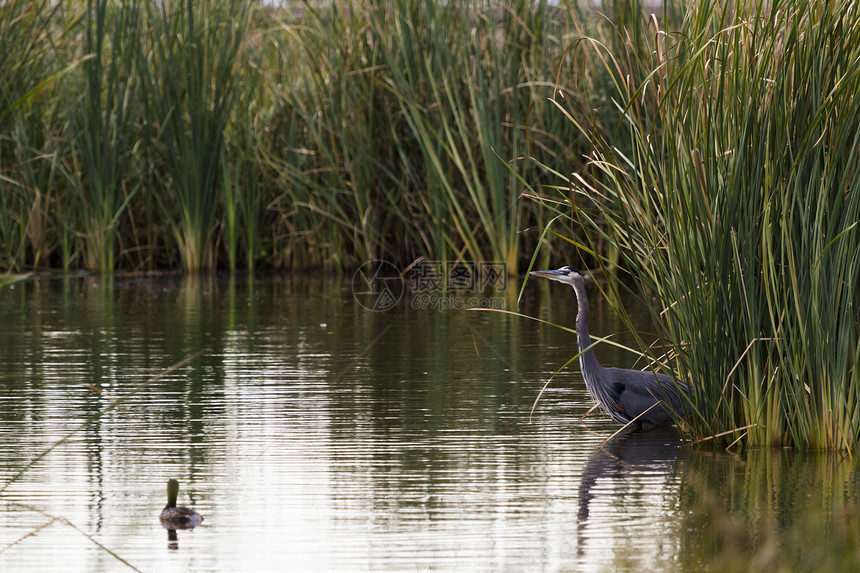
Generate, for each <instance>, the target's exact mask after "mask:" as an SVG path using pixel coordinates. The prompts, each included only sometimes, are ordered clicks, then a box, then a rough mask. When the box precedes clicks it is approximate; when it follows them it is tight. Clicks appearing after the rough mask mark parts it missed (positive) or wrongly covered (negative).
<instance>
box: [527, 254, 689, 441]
mask: <svg viewBox="0 0 860 573" xmlns="http://www.w3.org/2000/svg"><path fill="white" fill-rule="evenodd" d="M532 274H534V275H535V276H542V277H546V278H549V279H553V280H556V281H559V282H563V283H565V284H569V285H570V286H572V287H573V290H574V292H575V293H576V301H577V304H578V310H577V313H576V338H577V344H578V346H579V351H580V352H581V354H580V356H579V366H580V369H581V370H582V378H583V380H585V387H586V388H587V389H588V392H589V393H590V394H591V396H592V397H593V398H594V399H595V400H597V402H598V404H600V406H601V407H602V408H603V409H604V410H606V412H607V413H608V414H609V415H610V416H611V417H612V419H613V420H615V421H616V422H618V423H621V424H627V423H628V422H631V421H635V423H636V424H638V425H639V426H640V427H641V428H648V427H653V426H663V425H667V424H672V423H673V422H675V420H676V419H677V418H679V417H681V418H683V417H685V416H686V415H687V414H689V413H690V412H691V411H692V406H691V404H690V394H691V390H690V388H689V387H688V386H687V385H686V384H684V383H682V382H677V381H675V380H672V379H671V378H670V377H668V376H666V375H665V374H657V373H654V372H648V371H643V370H627V369H624V368H604V367H603V366H601V365H600V363H598V362H597V358H596V357H595V356H594V350H592V349H590V348H589V347H590V346H591V337H590V336H589V334H588V297H587V296H586V293H585V284H584V280H583V278H582V275H580V274H579V273H578V272H577V271H576V270H575V269H573V268H572V267H562V268H560V269H558V270H555V271H535V272H533V273H532Z"/></svg>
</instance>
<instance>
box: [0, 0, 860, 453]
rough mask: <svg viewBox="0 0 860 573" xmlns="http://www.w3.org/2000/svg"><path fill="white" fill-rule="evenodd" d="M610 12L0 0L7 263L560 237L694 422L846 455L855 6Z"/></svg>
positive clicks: (326, 264) (270, 263)
mask: <svg viewBox="0 0 860 573" xmlns="http://www.w3.org/2000/svg"><path fill="white" fill-rule="evenodd" d="M605 8H606V13H607V14H610V15H611V17H603V16H598V15H596V14H595V13H593V12H591V11H590V10H586V9H584V8H582V7H581V6H580V4H579V3H578V2H562V3H561V4H560V6H557V7H549V6H547V4H546V3H545V2H537V3H533V2H529V1H526V0H504V1H502V2H493V3H489V2H471V1H465V0H461V1H451V2H444V3H442V2H430V1H419V0H393V1H390V2H370V1H367V0H347V1H342V2H331V3H326V4H322V5H320V6H312V5H308V4H305V5H304V8H303V10H302V11H301V13H297V12H294V11H291V10H290V9H277V10H276V9H272V8H268V7H261V6H258V5H257V4H256V3H251V2H248V1H240V0H227V1H215V0H205V1H203V2H190V1H188V2H166V3H162V4H161V5H160V6H158V5H156V4H154V3H149V2H144V1H142V0H141V1H136V0H129V1H127V2H120V3H116V2H108V1H107V0H90V1H88V2H86V3H84V2H71V3H56V2H51V1H48V0H36V1H29V0H28V1H26V2H25V1H23V0H11V1H9V2H4V3H3V4H2V6H0V35H2V37H3V42H2V44H0V46H2V47H0V67H2V69H3V71H4V73H3V74H2V75H0V268H2V270H4V271H6V272H10V273H20V272H26V271H30V270H33V269H43V268H60V269H78V268H83V269H87V270H91V271H97V272H100V273H104V274H108V275H109V274H111V273H114V272H117V271H132V272H141V271H151V270H165V269H169V270H173V269H182V270H184V271H185V272H188V273H196V272H201V271H210V270H214V269H223V268H229V269H240V268H242V269H260V268H271V269H291V270H296V269H310V268H326V269H335V270H341V269H348V268H352V267H355V266H356V265H357V264H360V263H361V262H363V261H367V260H369V259H372V258H377V259H385V260H389V261H392V262H395V263H403V264H408V263H409V262H411V261H413V260H415V259H416V258H418V257H420V256H424V257H426V258H428V259H431V260H443V261H444V260H473V261H482V260H491V261H502V262H504V263H506V265H507V269H508V271H509V272H510V273H517V272H522V271H524V270H526V269H527V268H528V267H529V265H530V263H534V262H535V261H536V260H540V265H539V267H540V268H549V267H550V266H551V263H552V262H555V263H559V266H560V264H562V263H574V264H577V263H579V262H580V261H576V260H574V261H572V260H570V259H571V256H572V255H571V253H572V251H573V250H574V247H575V248H576V250H577V251H578V255H577V256H579V257H582V259H583V262H584V264H585V266H591V267H601V268H602V270H603V271H604V272H605V274H606V275H607V276H609V277H610V278H612V279H616V278H617V279H621V280H610V281H608V282H607V283H605V287H603V288H604V289H605V290H606V291H607V294H608V295H609V298H610V299H611V300H613V301H617V300H618V298H617V297H616V296H615V291H616V290H618V289H629V290H631V292H633V293H634V294H635V295H636V296H637V297H639V300H640V301H641V303H642V306H643V307H645V308H647V309H649V311H650V312H651V313H652V322H653V324H654V328H655V329H656V334H657V335H658V337H659V338H660V339H661V340H662V341H663V342H664V346H663V347H660V348H656V347H655V348H651V349H649V348H648V347H647V345H646V344H645V343H644V342H643V343H642V344H641V346H642V350H643V351H644V352H645V353H646V354H650V355H651V358H653V359H654V360H655V364H661V365H662V366H660V367H661V368H664V369H665V370H666V371H671V372H672V373H674V374H676V375H678V376H679V377H680V379H682V380H684V381H685V382H688V383H690V384H694V385H697V386H700V387H701V388H702V389H703V392H702V393H701V394H700V395H701V396H702V397H703V399H702V400H701V403H700V404H698V410H699V411H698V414H697V415H696V416H695V417H694V419H693V420H692V421H691V424H690V426H689V428H688V430H689V431H690V433H691V436H692V438H693V439H696V440H702V439H707V438H714V437H716V438H715V442H719V443H721V444H722V445H730V444H735V443H737V444H738V445H742V444H750V445H753V444H754V445H793V446H798V447H805V448H815V449H817V448H833V449H839V450H852V449H853V448H854V447H855V445H856V444H857V443H858V440H860V370H858V368H857V363H858V361H860V311H858V308H857V304H856V300H857V298H858V277H860V240H858V239H860V237H858V232H860V231H858V227H857V225H858V221H860V189H858V188H857V187H858V185H860V178H858V177H857V163H858V153H860V129H858V128H860V125H858V122H860V100H858V97H857V93H858V86H860V9H858V7H857V5H855V4H850V3H829V2H825V1H823V0H816V1H813V2H795V1H785V2H771V3H768V2H755V1H753V2H745V3H732V2H727V3H718V2H708V1H706V2H697V3H691V5H690V6H689V7H684V6H679V5H676V4H674V3H666V7H665V8H664V9H663V11H662V13H660V14H659V15H657V16H654V15H649V14H647V13H646V12H645V11H644V10H643V8H642V6H641V5H640V4H639V3H638V2H617V3H612V4H611V5H607V6H605ZM550 239H552V240H550ZM601 284H603V283H601ZM617 306H618V312H620V313H621V314H622V315H623V314H624V310H623V309H622V308H621V307H620V305H617ZM645 338H647V337H643V339H645Z"/></svg>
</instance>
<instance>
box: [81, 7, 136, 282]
mask: <svg viewBox="0 0 860 573" xmlns="http://www.w3.org/2000/svg"><path fill="white" fill-rule="evenodd" d="M114 4H115V3H113V2H109V1H108V0H88V2H87V6H86V15H85V17H84V20H85V24H84V50H85V52H84V55H83V57H85V58H86V59H85V60H84V61H83V63H82V64H81V66H82V68H83V76H84V80H85V82H86V85H85V87H84V88H83V93H82V97H83V100H82V101H80V102H79V103H76V105H74V106H73V108H72V111H71V113H70V116H71V122H72V126H73V130H74V134H73V136H72V138H73V141H74V145H75V148H76V150H77V154H76V155H75V156H73V157H74V159H76V160H77V161H79V162H80V163H79V164H78V162H77V161H75V163H73V164H72V170H71V172H70V177H69V179H70V183H71V188H72V189H74V190H75V191H77V193H78V194H79V197H80V209H81V215H80V216H79V217H78V218H77V219H78V220H79V221H81V222H83V224H84V228H83V229H81V236H82V250H83V266H84V267H85V268H86V269H89V270H93V271H99V272H101V273H102V274H109V273H112V272H113V269H114V266H115V264H114V259H115V254H116V229H115V227H116V223H117V221H118V219H119V217H120V216H121V215H122V211H123V209H124V208H125V206H126V205H127V203H128V200H129V199H130V196H131V195H133V193H134V192H135V191H136V190H137V187H133V188H129V187H130V184H129V177H128V174H127V171H126V165H127V163H128V160H129V157H130V156H131V154H132V152H133V145H134V141H133V139H132V138H133V136H134V131H135V130H134V126H135V123H136V121H135V120H136V119H137V118H136V117H135V115H134V113H135V110H136V109H137V108H139V105H140V85H139V75H138V74H137V72H136V69H135V68H136V65H135V63H136V59H137V58H136V48H135V46H137V45H139V43H140V41H141V38H140V36H139V34H138V31H139V26H140V25H141V13H140V8H139V6H138V5H137V3H136V2H134V1H129V2H122V3H120V4H119V5H118V6H114V7H112V5H114Z"/></svg>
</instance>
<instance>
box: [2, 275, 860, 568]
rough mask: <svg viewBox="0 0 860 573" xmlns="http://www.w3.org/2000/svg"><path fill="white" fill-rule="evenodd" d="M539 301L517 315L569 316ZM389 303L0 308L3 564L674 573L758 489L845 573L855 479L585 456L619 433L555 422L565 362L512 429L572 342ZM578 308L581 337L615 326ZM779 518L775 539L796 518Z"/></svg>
mask: <svg viewBox="0 0 860 573" xmlns="http://www.w3.org/2000/svg"><path fill="white" fill-rule="evenodd" d="M511 290H512V291H515V290H516V289H511ZM547 292H549V291H548V290H547V289H543V288H535V289H529V290H528V292H527V296H526V299H525V300H524V301H523V303H522V306H521V308H520V310H521V311H523V312H525V313H527V314H530V315H534V316H541V317H542V318H547V319H552V321H554V322H558V323H561V324H572V323H573V319H574V316H573V314H574V313H575V308H570V305H563V306H561V307H559V306H558V305H556V306H554V307H552V308H550V307H549V306H548V305H547V304H546V302H547V299H546V297H545V296H540V295H541V294H546V293H547ZM509 300H510V302H509V304H510V308H513V305H514V301H513V299H509ZM406 302H407V304H401V305H399V306H397V307H396V308H394V309H392V310H390V311H388V312H385V313H376V312H370V311H367V310H365V309H364V308H361V307H360V306H359V305H357V304H355V301H354V300H353V298H352V296H351V293H350V291H349V286H348V284H347V285H346V286H344V284H343V283H341V282H335V281H331V280H321V279H314V278H313V277H295V278H289V279H285V278H278V277H270V278H265V279H257V280H239V279H198V280H197V281H193V280H184V279H179V278H158V279H138V278H135V279H124V280H123V279H117V280H116V282H115V283H114V284H113V285H109V284H105V283H102V282H101V281H100V280H97V279H91V278H87V279H68V280H55V281H44V280H43V281H34V282H29V283H19V284H18V285H16V286H15V288H14V289H7V290H5V291H2V292H0V324H3V325H4V327H3V329H2V331H0V361H2V364H3V371H2V373H0V388H2V394H0V453H2V456H3V460H4V463H3V464H2V467H0V489H2V492H0V569H5V570H20V569H23V568H25V567H33V566H34V565H38V566H39V568H40V569H44V570H52V569H53V570H58V571H69V570H81V571H84V570H86V571H101V570H117V569H123V568H126V567H127V565H125V564H124V562H125V563H128V564H129V565H130V566H133V567H135V568H137V569H140V570H145V571H226V570H249V569H267V570H269V569H278V568H281V567H284V566H285V564H286V565H288V566H289V567H290V568H291V569H293V570H350V571H353V570H370V569H384V570H413V569H426V568H435V569H442V570H453V569H457V570H464V569H465V570H468V569H477V570H550V571H558V570H593V571H604V570H634V569H640V570H641V569H644V570H656V569H667V568H668V569H685V568H690V569H693V570H697V569H700V568H701V566H702V565H703V564H707V563H712V562H713V563H719V562H720V561H719V560H720V559H722V553H721V551H720V547H723V546H725V544H723V542H722V541H720V539H723V538H724V537H725V532H726V531H730V530H731V531H737V530H736V529H731V528H730V526H732V527H734V526H736V525H737V523H735V522H727V523H728V525H726V524H723V525H721V526H718V525H715V526H714V528H712V527H711V525H712V523H717V522H716V521H715V520H714V519H712V518H702V519H699V517H700V516H714V515H715V512H718V513H719V514H720V515H727V516H729V517H731V518H734V517H735V516H738V517H737V518H738V519H739V520H741V522H742V523H747V522H753V523H755V522H757V521H761V519H762V518H764V519H765V520H767V519H769V518H768V513H767V511H771V510H770V509H768V508H771V507H772V506H773V504H774V501H779V500H780V499H781V498H780V497H779V496H776V497H770V498H769V497H767V496H766V495H764V494H763V493H762V492H765V491H767V492H773V491H777V490H778V491H780V492H783V494H781V495H784V496H793V498H792V499H795V500H800V499H805V498H804V497H803V496H804V495H805V493H803V492H805V491H807V490H810V489H811V488H812V486H813V485H815V487H818V488H819V490H820V491H821V492H822V493H821V494H820V495H821V496H822V497H821V500H825V499H828V500H831V501H830V502H828V504H824V505H823V507H825V508H829V509H825V510H824V511H827V512H829V513H827V514H826V515H825V514H823V513H822V514H821V515H820V516H819V517H818V518H815V516H813V517H812V519H813V522H815V519H818V520H819V522H820V523H822V524H824V525H826V526H827V528H829V529H827V531H830V532H838V531H843V532H845V533H844V534H842V536H841V537H839V536H838V535H836V533H833V534H829V533H827V534H822V535H821V536H819V538H817V540H816V543H818V544H819V545H820V546H822V547H828V544H829V543H836V544H839V547H841V548H842V549H841V550H840V551H841V553H840V555H848V558H851V556H852V555H853V556H855V557H856V548H857V543H856V539H855V538H853V537H851V535H849V533H848V532H849V529H847V527H848V525H847V524H850V523H853V522H850V519H853V517H851V515H852V514H851V511H853V509H852V508H856V507H857V501H856V500H857V491H856V487H857V486H856V483H857V475H858V473H857V468H856V465H855V464H854V463H853V462H850V461H844V460H842V461H840V462H839V463H838V464H837V463H835V462H826V463H825V462H822V461H820V460H818V459H809V458H804V459H802V460H801V461H797V460H794V461H787V460H786V459H784V458H781V457H780V458H778V459H772V458H767V459H768V460H770V461H768V462H767V463H764V462H758V461H756V462H751V461H749V460H750V459H751V458H749V457H747V456H745V457H743V458H737V457H736V456H731V455H727V454H711V453H709V452H699V451H692V452H691V451H688V450H683V449H681V448H680V446H679V444H678V438H677V436H676V435H674V434H671V433H669V434H666V433H651V434H637V435H629V436H624V435H623V436H618V437H616V438H615V439H613V440H612V441H610V442H609V443H608V444H606V445H605V446H604V447H603V448H602V449H600V448H598V446H599V445H600V443H601V442H602V441H603V440H604V439H605V438H606V437H608V436H609V435H610V434H611V433H612V432H613V431H614V430H615V429H616V427H615V426H614V425H612V424H611V423H609V421H608V419H607V418H606V417H605V416H603V415H601V414H593V415H591V416H589V418H588V419H587V420H588V423H587V424H586V425H583V424H579V423H578V422H577V419H578V418H579V417H580V416H581V415H582V414H583V413H584V412H585V411H586V410H587V409H588V407H589V406H590V404H591V402H590V400H589V399H588V397H587V395H586V394H585V389H584V386H583V384H582V381H581V379H580V378H579V377H578V375H577V374H576V373H575V372H573V371H569V372H568V373H566V374H564V375H562V376H561V377H560V378H559V380H558V382H557V383H556V384H555V385H554V386H552V387H551V388H550V390H549V391H548V392H547V393H546V394H545V395H544V398H543V399H542V401H541V403H540V404H539V406H538V408H537V410H536V412H535V415H534V417H533V419H532V421H531V422H529V411H530V409H531V406H532V402H533V400H534V397H535V396H536V395H537V393H538V391H539V390H540V388H541V386H542V385H543V383H544V382H545V380H547V379H548V378H549V377H550V376H551V375H552V374H553V373H554V372H555V370H556V369H557V368H558V367H560V366H561V365H562V364H564V363H565V362H566V361H567V360H568V359H569V358H570V356H571V355H572V354H573V353H574V351H573V347H574V344H575V341H574V340H573V339H572V337H571V335H569V334H568V333H565V332H562V331H560V330H557V329H552V328H547V327H545V326H541V325H538V324H536V323H534V322H531V321H524V320H518V319H515V318H512V317H511V316H508V315H501V314H494V313H475V312H465V311H453V310H452V311H448V312H439V311H433V310H416V309H413V308H411V307H410V306H409V304H408V301H406ZM592 310H593V313H592V320H593V324H592V329H593V330H594V331H595V332H601V333H608V332H618V331H620V330H621V328H622V327H621V326H620V325H619V324H618V323H617V322H616V321H615V320H614V319H613V317H612V316H611V313H610V312H609V311H608V309H607V307H606V306H605V305H602V304H600V303H599V301H597V300H594V302H593V308H592ZM621 338H622V339H623V337H621ZM189 357H192V358H191V359H190V361H189V362H188V363H187V364H186V365H184V366H182V367H181V368H179V369H177V370H175V371H172V372H169V373H167V374H166V375H163V376H161V377H158V378H154V377H156V376H157V375H159V373H161V372H163V370H164V369H165V368H166V367H168V366H170V365H172V364H176V363H177V362H180V361H182V360H185V359H187V358H189ZM599 358H600V360H601V361H603V362H604V363H605V364H614V365H619V366H630V365H631V360H630V359H629V358H628V357H626V356H624V355H623V354H621V353H620V352H619V351H618V350H617V349H614V348H607V349H599ZM117 398H122V399H123V401H122V403H121V404H120V405H119V407H113V406H115V405H116V400H117ZM111 408H112V409H111ZM81 426H83V429H81V430H80V431H75V430H76V429H77V428H79V427H81ZM65 436H70V437H69V438H68V439H67V440H66V441H65V442H63V443H61V444H60V445H57V446H56V447H55V448H54V449H53V450H50V451H49V452H48V453H47V454H45V455H44V456H42V457H40V456H41V455H42V454H43V453H44V452H46V450H48V448H50V447H52V446H53V445H55V444H57V442H58V440H60V439H62V438H63V437H65ZM828 464H830V465H828ZM740 468H746V469H744V470H741V469H740ZM774 468H776V469H774ZM743 472H748V475H749V476H750V477H749V478H748V479H746V480H741V481H738V479H737V476H738V474H739V473H743ZM782 472H785V475H787V476H788V475H790V476H791V477H790V479H788V480H786V479H783V478H782ZM744 475H746V474H744ZM755 476H765V477H761V478H758V477H755ZM170 477H173V478H176V479H178V480H179V481H180V483H181V484H182V492H183V493H182V500H183V503H185V504H187V505H192V506H194V507H195V508H196V509H197V510H198V511H200V512H201V513H202V514H203V515H205V517H206V521H205V522H203V524H201V525H200V526H199V527H198V528H196V529H195V530H193V531H183V532H179V539H178V540H177V542H176V545H170V544H168V543H165V539H164V530H163V529H161V525H160V524H159V521H158V513H159V511H160V510H161V508H162V507H163V505H164V484H165V483H166V480H167V479H168V478H170ZM758 479H761V480H763V481H762V482H761V483H764V484H768V487H767V488H765V487H759V486H758V485H757V484H759V482H757V481H756V480H758ZM793 484H794V485H793ZM797 484H802V485H797ZM800 487H803V488H805V489H799V488H800ZM816 491H818V490H816ZM790 492H793V493H790ZM825 492H830V493H829V494H825ZM837 492H838V494H837ZM730 494H731V495H730ZM828 496H829V497H828ZM727 499H729V500H732V503H731V504H730V505H729V506H726V505H725V503H724V502H725V501H726V500H727ZM836 499H839V500H841V501H839V502H838V504H837V503H836V502H835V501H833V500H836ZM720 504H723V505H720ZM780 504H781V505H780V509H779V512H781V513H777V514H776V515H777V516H778V517H775V518H774V519H775V520H776V521H777V522H778V523H786V522H787V521H786V516H788V517H791V518H792V519H796V518H797V516H798V515H800V514H799V513H798V512H802V511H806V510H807V509H809V508H808V507H807V505H808V504H807V505H804V504H802V503H788V502H784V501H780ZM774 511H775V510H774ZM810 511H811V509H810ZM834 520H835V521H834ZM720 527H722V528H723V529H720ZM840 527H841V528H842V529H839V528H840ZM727 528H729V529H727ZM741 531H742V532H746V530H744V529H743V528H742V529H741ZM776 531H777V533H778V535H779V536H780V538H789V537H790V535H791V534H790V532H788V530H783V529H779V528H777V529H776ZM852 531H853V530H852ZM739 535H740V536H743V533H742V534H739ZM837 538H838V539H837ZM762 539H763V538H762V537H758V538H756V539H755V540H753V541H752V542H751V544H750V549H749V550H748V551H746V552H745V553H741V554H742V555H744V556H745V557H746V559H747V561H745V563H747V564H748V563H751V562H752V561H753V560H755V559H761V558H762V553H761V552H760V551H759V549H758V547H759V545H760V544H761V543H760V541H761V540H762ZM170 543H173V542H172V541H171V542H170ZM762 543H764V542H763V541H762ZM721 544H722V545H721ZM171 547H172V549H171ZM852 551H853V552H854V553H852ZM736 553H737V552H736ZM120 559H122V560H123V561H124V562H121V561H120ZM844 563H845V561H844V560H843V561H840V564H844Z"/></svg>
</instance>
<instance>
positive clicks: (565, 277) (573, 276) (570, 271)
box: [529, 266, 583, 285]
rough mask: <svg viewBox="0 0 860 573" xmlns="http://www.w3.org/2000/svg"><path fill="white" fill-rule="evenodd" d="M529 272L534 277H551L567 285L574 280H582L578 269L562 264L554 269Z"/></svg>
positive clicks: (571, 283)
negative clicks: (562, 265)
mask: <svg viewBox="0 0 860 573" xmlns="http://www.w3.org/2000/svg"><path fill="white" fill-rule="evenodd" d="M529 274H530V275H532V276H536V277H544V278H547V279H552V280H554V281H558V282H560V283H564V284H568V285H573V283H574V282H579V283H581V282H582V280H583V278H582V275H581V274H579V271H577V270H576V269H575V268H573V267H571V266H564V267H561V268H560V269H555V270H554V271H532V272H531V273H529Z"/></svg>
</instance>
